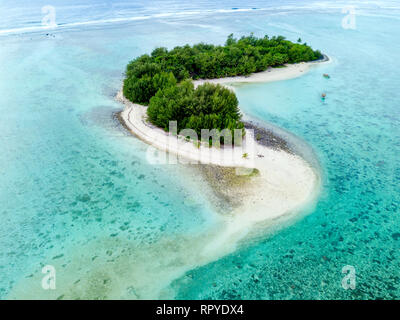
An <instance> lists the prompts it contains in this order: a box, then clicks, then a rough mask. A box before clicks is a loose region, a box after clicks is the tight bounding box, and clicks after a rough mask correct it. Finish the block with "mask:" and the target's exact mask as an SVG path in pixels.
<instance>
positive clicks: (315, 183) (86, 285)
mask: <svg viewBox="0 0 400 320" xmlns="http://www.w3.org/2000/svg"><path fill="white" fill-rule="evenodd" d="M309 68H310V65H308V64H301V65H293V66H288V67H286V68H279V69H273V70H271V71H270V72H268V71H266V72H263V73H260V74H255V75H252V76H250V77H246V78H243V77H238V78H230V79H229V80H227V79H218V80H207V81H209V82H214V83H215V82H216V81H217V82H218V83H222V84H224V85H228V84H229V83H233V82H265V81H276V80H284V79H288V78H293V77H296V76H299V75H301V74H304V73H305V72H306V71H307V70H308V69H309ZM202 82H204V80H201V81H197V82H196V84H200V83H202ZM118 100H120V101H121V102H123V103H124V105H125V108H124V111H123V112H122V113H121V114H120V119H121V121H122V123H123V124H124V126H125V127H126V128H127V129H128V130H130V131H131V132H132V133H133V134H135V135H136V136H137V137H138V138H140V139H141V140H143V141H145V142H146V143H147V144H148V145H149V158H148V160H149V161H154V159H155V157H154V155H155V154H156V153H157V152H156V150H162V151H160V154H161V155H162V156H163V157H164V158H162V157H161V159H167V160H171V159H172V161H177V162H178V163H180V162H184V163H187V162H195V163H198V164H197V165H194V164H193V165H191V164H189V165H187V167H189V169H190V167H192V170H190V172H191V173H190V172H189V175H188V172H186V173H182V174H184V175H185V176H186V175H187V177H188V179H192V180H193V184H195V185H196V188H198V189H199V190H202V192H207V193H208V192H209V191H206V189H207V188H209V189H210V192H212V193H214V194H215V195H216V197H215V198H216V199H219V201H221V202H222V203H223V204H224V205H222V206H220V207H218V210H216V211H217V212H216V213H215V217H213V219H214V220H215V223H214V224H213V226H212V227H210V229H209V230H206V231H204V232H200V233H198V234H182V235H171V236H169V237H165V238H163V239H160V240H159V241H157V242H155V243H149V244H135V243H134V242H132V241H128V240H126V239H122V238H118V237H116V238H111V237H106V238H104V239H93V240H90V241H88V243H85V244H83V245H82V246H81V247H79V248H71V250H70V251H68V252H65V254H64V255H63V256H62V257H57V259H55V258H53V259H51V258H50V259H49V262H50V263H51V264H52V265H54V266H55V268H56V269H57V289H56V290H43V289H42V288H41V285H40V283H41V280H42V277H43V274H42V273H41V266H40V267H38V269H37V270H34V271H33V272H32V275H29V276H27V277H26V278H24V279H22V280H21V282H19V283H18V284H17V285H16V286H15V287H14V288H13V291H12V292H11V293H10V295H9V297H8V298H20V299H21V298H23V299H119V298H122V299H159V298H164V299H173V298H174V292H173V290H172V289H171V286H170V284H171V283H172V282H173V281H174V280H176V279H178V278H181V277H184V279H185V281H191V278H190V275H186V276H185V274H187V272H188V271H190V270H192V269H194V268H197V267H199V266H202V265H205V264H207V263H210V262H212V261H214V260H216V259H219V258H221V257H223V256H224V255H226V254H229V253H231V252H233V251H234V250H236V249H237V247H238V246H239V245H240V244H241V243H243V241H244V240H248V239H251V238H252V237H254V236H257V235H263V234H265V233H266V232H268V230H272V229H273V228H272V227H276V226H278V227H279V226H282V225H283V224H284V223H286V222H291V221H293V219H294V218H296V217H298V216H299V213H300V212H302V210H303V209H304V208H305V206H309V205H312V204H313V202H314V200H315V199H316V196H317V195H318V192H319V185H320V177H319V174H318V172H317V171H316V170H315V169H314V168H313V167H312V166H311V165H310V164H309V163H307V162H306V161H305V160H304V159H303V158H301V157H300V156H298V155H296V154H294V153H293V152H290V151H289V150H287V149H286V147H285V148H280V147H279V146H278V147H277V146H266V145H262V144H261V143H258V141H257V139H255V138H254V136H253V135H252V134H251V132H250V131H249V132H248V134H246V141H245V143H244V146H243V149H238V150H237V152H236V153H235V152H234V151H233V150H230V151H229V150H228V151H229V152H225V151H226V150H223V149H217V148H212V149H209V148H207V149H208V150H207V149H202V147H201V148H197V147H196V146H195V145H194V144H193V142H187V141H185V140H184V139H180V140H178V141H177V139H176V137H175V136H171V135H169V134H168V133H166V132H164V131H163V130H161V129H158V128H155V127H154V126H152V125H151V124H149V123H148V122H147V121H146V107H144V106H140V105H137V104H132V103H131V102H129V101H128V100H126V99H125V98H124V97H123V96H122V94H121V93H119V95H118ZM246 148H248V149H246ZM164 151H166V152H164ZM202 152H204V154H202ZM243 152H246V153H248V157H247V158H243V157H242V155H243ZM169 157H171V158H169ZM156 160H160V157H158V158H157V157H156ZM238 167H239V168H242V169H240V170H237V168H238ZM253 168H255V169H256V170H253ZM185 170H186V169H185ZM193 170H194V171H199V172H201V175H199V174H196V173H197V172H193ZM210 199H211V197H210ZM211 200H212V199H211ZM212 201H214V200H212ZM188 214H190V212H188Z"/></svg>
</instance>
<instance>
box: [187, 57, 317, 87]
mask: <svg viewBox="0 0 400 320" xmlns="http://www.w3.org/2000/svg"><path fill="white" fill-rule="evenodd" d="M318 64H320V63H315V62H311V63H309V62H301V63H296V64H287V65H285V67H282V68H269V69H267V70H265V71H262V72H257V73H253V74H251V75H250V76H240V77H227V78H220V79H201V80H195V81H193V83H194V85H195V87H197V86H199V85H202V84H203V83H205V82H208V83H214V84H222V85H226V84H230V83H257V82H258V83H261V82H273V81H281V80H288V79H292V78H297V77H300V76H301V75H303V74H305V73H307V71H308V70H309V69H310V68H311V67H312V66H313V65H318Z"/></svg>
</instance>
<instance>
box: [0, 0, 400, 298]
mask: <svg viewBox="0 0 400 320" xmlns="http://www.w3.org/2000/svg"><path fill="white" fill-rule="evenodd" d="M48 4H49V3H47V2H46V1H21V0H18V1H2V3H1V4H0V18H1V19H0V21H1V22H0V46H1V50H0V62H1V63H0V70H1V72H0V108H1V112H0V114H1V116H0V143H1V144H0V145H1V152H0V168H2V170H1V171H0V217H1V220H0V221H1V224H0V297H1V298H6V297H9V296H11V297H14V296H20V297H25V296H29V295H30V294H31V295H34V296H41V295H43V297H61V298H62V297H63V296H62V295H63V294H65V297H72V298H76V297H88V298H107V297H124V298H143V297H150V298H158V297H168V298H178V299H182V298H193V299H202V298H212V299H213V298H220V299H224V298H229V299H240V298H242V299H245V298H248V299H282V298H289V299H293V298H298V299H341V298H345V299H360V298H361V299H362V298H386V299H389V298H399V297H400V285H399V278H400V257H399V247H400V217H399V214H400V212H399V210H400V209H399V206H400V192H399V183H400V159H399V155H400V129H399V125H400V111H399V103H400V91H399V90H398V88H399V87H400V77H399V75H398V70H399V69H400V62H399V60H398V57H399V54H400V44H399V43H398V38H399V35H400V6H399V5H398V4H397V2H395V1H376V2H369V3H365V2H363V1H359V2H351V4H353V5H355V6H356V16H355V18H356V29H343V28H342V24H341V21H342V19H343V17H344V16H345V14H344V13H342V8H343V7H345V6H346V5H347V4H348V2H336V1H331V2H329V1H325V2H312V1H279V2H277V1H252V2H246V4H245V5H244V4H243V3H241V2H240V1H223V2H213V1H200V2H196V3H193V2H192V1H115V2H111V1H83V0H79V1H78V0H74V1H65V0H64V1H61V0H57V1H53V2H52V3H51V4H50V5H52V6H54V7H55V9H56V22H57V23H58V24H59V25H60V26H59V27H58V28H56V29H54V30H45V29H42V27H41V19H42V17H43V14H42V13H41V8H42V6H43V5H48ZM233 8H239V9H233ZM240 9H242V10H240ZM243 9H244V10H243ZM88 22H89V23H88ZM26 28H28V29H26ZM250 32H254V33H255V35H258V36H261V35H264V34H269V35H284V36H286V37H287V38H288V39H290V40H297V38H299V37H301V38H302V39H303V41H306V42H307V43H308V44H310V45H312V46H313V47H314V48H318V49H320V50H321V51H323V52H325V53H327V54H328V55H329V56H330V57H331V58H332V63H330V64H327V65H325V66H323V67H318V68H314V69H313V70H311V72H309V73H308V74H306V75H304V76H302V77H300V78H297V79H292V80H288V81H281V82H276V83H268V84H253V85H246V86H241V87H240V88H239V89H238V98H239V101H240V106H241V109H242V110H243V111H244V112H245V113H246V114H248V115H250V116H253V117H256V118H259V119H261V120H265V121H268V122H271V123H273V124H276V125H278V126H280V127H282V128H285V129H287V130H289V131H291V132H293V133H294V134H296V135H298V136H299V137H301V138H303V139H304V140H305V141H307V142H308V143H309V144H310V145H311V146H312V148H313V149H314V151H315V153H316V154H317V156H318V159H319V161H320V163H321V169H322V174H323V189H322V193H321V195H320V198H319V200H318V203H317V206H316V208H315V209H314V210H313V211H312V212H309V213H308V215H307V216H306V217H304V218H303V219H301V220H300V221H297V222H296V223H294V224H292V225H291V226H289V227H287V228H284V229H282V230H280V231H279V232H277V233H276V234H274V235H273V236H268V237H265V238H261V239H258V240H257V241H251V242H249V243H247V244H245V245H244V246H243V247H242V248H241V249H239V250H237V251H235V252H234V253H232V254H230V255H228V256H225V257H220V258H219V259H218V260H217V261H214V262H211V263H207V264H205V265H203V261H202V260H201V259H200V258H199V257H198V256H197V255H196V252H197V251H196V250H200V249H201V248H202V246H203V245H204V243H205V242H206V240H207V234H208V232H209V230H213V229H214V228H217V227H218V223H217V222H216V221H215V212H214V209H213V207H212V205H211V203H210V201H209V197H210V193H209V192H208V191H207V190H208V189H207V185H205V184H204V183H203V182H202V181H197V180H196V181H191V180H193V179H192V178H191V176H190V174H191V172H190V170H187V168H184V167H181V166H152V165H150V164H148V163H147V162H146V160H145V153H146V146H145V144H143V143H142V142H140V141H138V140H137V139H135V138H133V137H131V136H130V135H129V134H127V133H126V132H125V131H124V130H123V129H122V128H121V127H120V126H119V125H118V123H117V121H115V120H114V119H113V117H112V113H113V112H114V111H117V110H119V109H120V108H121V106H120V105H118V103H116V102H115V101H114V98H113V97H114V95H115V93H116V91H117V90H118V89H119V87H120V84H121V79H122V77H123V75H122V73H123V71H124V68H125V65H126V64H127V62H128V61H129V60H130V59H132V58H134V57H136V56H137V55H139V54H142V53H145V52H149V51H150V50H152V49H153V48H154V47H156V46H160V45H161V46H167V47H173V46H175V45H182V44H185V43H196V42H200V41H205V42H212V43H223V42H224V40H225V38H226V36H227V35H229V34H230V33H234V34H235V35H237V36H240V35H245V34H249V33H250ZM46 34H49V35H46ZM322 73H329V74H330V75H331V78H330V79H329V80H327V79H325V78H323V77H322ZM322 92H326V93H327V99H326V100H325V101H321V99H320V95H321V93H322ZM199 190H201V191H202V192H199ZM47 264H51V265H54V266H55V267H56V269H57V281H58V282H57V283H58V287H57V292H55V293H48V292H43V291H44V290H42V289H41V287H40V279H41V277H42V274H41V267H42V266H43V265H47ZM345 265H352V266H354V268H355V269H356V275H357V278H356V289H355V290H344V289H343V288H342V286H341V280H342V278H343V274H342V273H341V270H342V267H343V266H345ZM171 281H172V283H171ZM52 294H53V295H52ZM46 295H48V296H46Z"/></svg>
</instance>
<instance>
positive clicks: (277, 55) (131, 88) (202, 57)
mask: <svg viewBox="0 0 400 320" xmlns="http://www.w3.org/2000/svg"><path fill="white" fill-rule="evenodd" d="M300 42H301V40H300V39H299V40H298V43H293V42H291V41H288V40H285V38H284V37H281V36H279V37H272V38H269V37H268V36H265V37H263V38H256V37H255V36H253V35H250V36H248V37H242V38H240V39H235V38H233V35H230V36H229V37H228V39H227V41H226V43H225V45H224V46H215V45H212V44H204V43H200V44H196V45H194V46H192V47H191V46H189V45H185V46H183V47H175V48H174V49H172V50H170V51H168V50H167V49H166V48H157V49H155V50H153V52H152V53H151V55H147V54H145V55H142V56H140V57H138V58H137V59H135V60H133V61H131V62H130V63H129V64H128V66H127V70H126V78H125V80H124V87H123V93H124V95H125V97H126V98H128V99H129V100H131V101H132V102H136V103H140V104H145V105H149V108H148V111H147V112H148V116H149V120H150V121H151V122H152V123H153V124H155V125H157V126H159V127H161V128H165V129H167V128H168V122H169V121H171V120H172V121H177V122H178V129H183V128H191V129H194V130H196V131H197V132H198V133H200V130H201V129H220V130H222V129H226V128H228V129H231V130H232V129H235V128H243V124H242V123H241V122H240V113H239V109H238V102H237V99H236V96H235V94H234V93H233V92H231V91H229V90H228V89H226V88H223V87H221V86H217V85H211V84H205V85H202V86H199V87H198V88H197V89H194V87H193V84H192V83H191V81H190V79H212V78H222V77H229V76H238V75H249V74H251V73H253V72H260V71H264V70H266V69H267V68H268V67H277V66H280V65H283V64H285V63H298V62H302V61H313V60H317V59H320V58H321V57H322V54H321V53H320V52H319V51H314V50H312V49H311V48H310V47H309V46H308V45H306V44H301V43H300Z"/></svg>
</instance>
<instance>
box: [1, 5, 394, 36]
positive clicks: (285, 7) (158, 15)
mask: <svg viewBox="0 0 400 320" xmlns="http://www.w3.org/2000/svg"><path fill="white" fill-rule="evenodd" d="M368 4H369V5H370V6H371V5H372V6H373V7H374V9H376V8H379V9H382V10H394V9H400V6H395V5H394V4H392V3H390V5H389V4H386V6H385V5H384V4H383V3H379V2H369V3H368ZM347 5H348V4H347V3H342V2H337V3H331V2H314V3H310V4H304V5H300V6H299V5H297V6H291V5H283V6H277V7H273V8H272V7H270V8H254V7H253V8H231V9H214V10H192V11H179V12H167V13H155V14H149V15H142V16H133V17H120V18H110V19H99V20H89V21H78V22H69V23H60V24H57V26H47V25H36V26H29V27H19V28H12V29H0V36H1V35H9V34H22V33H29V32H39V31H46V30H55V29H60V28H73V27H79V26H90V25H101V24H111V23H122V22H130V21H141V20H150V19H158V18H170V17H185V16H197V15H210V14H217V13H221V14H224V13H241V12H257V11H270V12H274V13H285V12H290V11H293V10H296V11H298V10H335V11H338V12H339V11H341V9H343V8H344V7H345V6H347ZM352 5H354V6H355V8H356V9H367V8H368V7H370V6H366V3H362V2H352ZM357 14H359V15H368V14H369V13H367V12H365V11H359V12H357ZM374 14H376V13H374ZM377 16H381V15H379V14H377ZM386 17H387V16H386ZM389 17H392V16H389ZM31 23H32V22H31Z"/></svg>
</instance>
